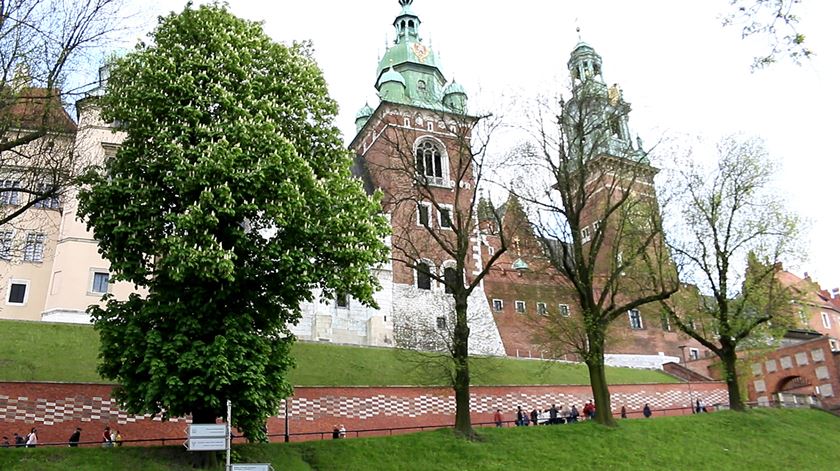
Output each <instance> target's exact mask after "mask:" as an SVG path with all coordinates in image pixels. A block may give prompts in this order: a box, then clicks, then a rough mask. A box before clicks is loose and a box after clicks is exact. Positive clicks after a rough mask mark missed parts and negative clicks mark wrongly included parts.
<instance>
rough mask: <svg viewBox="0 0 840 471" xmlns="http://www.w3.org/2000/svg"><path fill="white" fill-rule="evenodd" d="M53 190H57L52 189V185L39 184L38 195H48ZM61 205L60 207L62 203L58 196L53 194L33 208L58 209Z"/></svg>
mask: <svg viewBox="0 0 840 471" xmlns="http://www.w3.org/2000/svg"><path fill="white" fill-rule="evenodd" d="M51 190H56V188H52V187H50V185H47V184H45V183H39V184H38V193H41V194H44V193H47V192H49V191H51ZM59 205H60V201H59V199H58V195H56V194H53V195H51V196H48V197H46V198H44V199H42V200H40V201H38V202H36V203H35V204H33V205H32V206H33V207H36V208H41V209H58V207H59Z"/></svg>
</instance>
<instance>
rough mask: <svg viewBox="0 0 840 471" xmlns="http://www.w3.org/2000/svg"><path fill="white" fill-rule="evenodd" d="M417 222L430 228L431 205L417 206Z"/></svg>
mask: <svg viewBox="0 0 840 471" xmlns="http://www.w3.org/2000/svg"><path fill="white" fill-rule="evenodd" d="M417 222H418V223H419V224H420V225H421V226H426V227H429V205H426V204H418V205H417Z"/></svg>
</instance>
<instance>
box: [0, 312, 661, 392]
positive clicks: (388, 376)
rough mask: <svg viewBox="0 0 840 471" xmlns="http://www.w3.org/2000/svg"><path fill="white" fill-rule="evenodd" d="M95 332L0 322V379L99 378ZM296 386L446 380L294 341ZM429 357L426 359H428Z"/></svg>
mask: <svg viewBox="0 0 840 471" xmlns="http://www.w3.org/2000/svg"><path fill="white" fill-rule="evenodd" d="M98 349H99V337H98V335H97V333H96V332H95V331H94V330H93V328H92V327H91V326H87V325H68V324H49V323H41V322H20V321H5V320H3V321H0V381H64V382H102V379H101V378H100V377H99V376H98V375H97V374H96V362H97V353H98ZM293 352H294V355H295V358H296V361H297V368H295V370H293V371H292V373H291V375H290V376H291V378H290V379H291V382H292V384H294V385H296V386H387V385H439V384H445V382H444V380H443V379H442V378H441V377H440V375H439V374H438V375H435V374H433V373H432V372H430V371H428V370H427V369H425V368H423V367H420V366H418V365H420V364H422V363H424V362H423V361H421V356H420V354H417V353H412V352H405V351H397V350H394V349H386V348H361V347H345V346H338V345H330V344H324V343H303V342H300V343H298V344H297V345H295V347H294V350H293ZM426 363H428V362H426ZM471 366H472V372H473V384H475V385H496V384H498V385H506V384H509V385H510V384H517V385H519V384H521V385H528V384H589V374H588V372H587V371H586V367H585V366H583V365H576V364H567V363H556V362H542V361H536V360H517V359H511V358H478V359H475V360H474V361H473V362H472V365H471ZM607 379H608V380H609V381H610V382H611V383H613V384H621V383H666V382H677V380H676V379H675V378H673V377H671V376H669V375H666V374H664V373H661V372H658V371H651V370H636V369H631V368H610V369H608V371H607Z"/></svg>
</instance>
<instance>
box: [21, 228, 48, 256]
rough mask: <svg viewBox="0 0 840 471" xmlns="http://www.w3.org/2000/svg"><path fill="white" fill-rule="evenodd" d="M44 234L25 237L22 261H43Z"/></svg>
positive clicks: (31, 234)
mask: <svg viewBox="0 0 840 471" xmlns="http://www.w3.org/2000/svg"><path fill="white" fill-rule="evenodd" d="M44 240H46V237H45V236H44V234H37V233H34V232H33V233H30V234H27V235H26V245H24V246H23V260H24V261H26V262H42V261H44Z"/></svg>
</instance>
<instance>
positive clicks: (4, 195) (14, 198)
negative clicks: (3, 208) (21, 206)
mask: <svg viewBox="0 0 840 471" xmlns="http://www.w3.org/2000/svg"><path fill="white" fill-rule="evenodd" d="M0 186H2V189H0V204H18V192H17V190H11V188H20V181H19V180H0Z"/></svg>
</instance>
